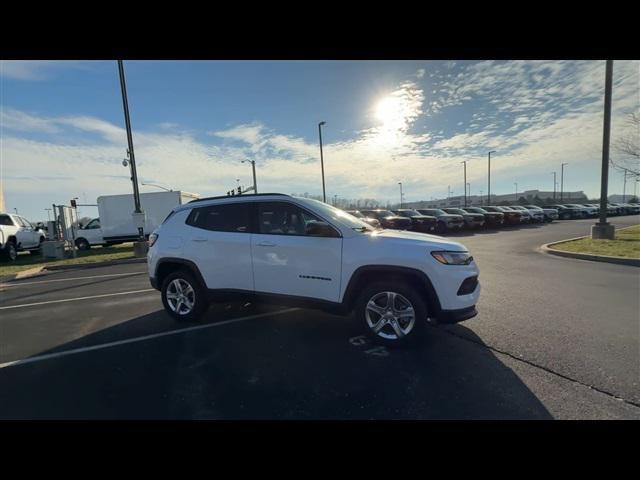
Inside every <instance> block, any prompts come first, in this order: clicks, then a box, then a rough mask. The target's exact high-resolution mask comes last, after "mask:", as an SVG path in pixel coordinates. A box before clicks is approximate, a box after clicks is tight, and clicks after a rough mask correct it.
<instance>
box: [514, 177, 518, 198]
mask: <svg viewBox="0 0 640 480" xmlns="http://www.w3.org/2000/svg"><path fill="white" fill-rule="evenodd" d="M513 184H514V185H515V186H516V200H515V201H516V203H517V202H518V182H513Z"/></svg>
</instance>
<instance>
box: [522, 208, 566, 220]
mask: <svg viewBox="0 0 640 480" xmlns="http://www.w3.org/2000/svg"><path fill="white" fill-rule="evenodd" d="M525 208H528V209H529V210H533V211H537V212H542V217H543V220H544V221H545V222H553V221H554V220H557V219H558V210H556V209H555V208H542V207H539V206H537V205H525Z"/></svg>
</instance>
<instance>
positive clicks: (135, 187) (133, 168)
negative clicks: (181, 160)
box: [118, 60, 144, 241]
mask: <svg viewBox="0 0 640 480" xmlns="http://www.w3.org/2000/svg"><path fill="white" fill-rule="evenodd" d="M118 72H119V73H120V88H121V90H122V106H123V108H124V123H125V126H126V129H127V143H128V146H129V148H128V150H127V153H128V155H129V163H130V165H131V182H132V183H133V202H134V205H135V213H137V214H139V213H142V209H141V208H140V191H139V190H138V172H137V170H136V157H135V154H134V153H133V136H132V134H131V120H130V118H129V101H128V100H127V85H126V82H125V79H124V66H123V64H122V60H118ZM138 237H139V240H140V241H144V230H143V228H142V227H141V226H140V227H138Z"/></svg>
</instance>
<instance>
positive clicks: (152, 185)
mask: <svg viewBox="0 0 640 480" xmlns="http://www.w3.org/2000/svg"><path fill="white" fill-rule="evenodd" d="M140 185H144V186H145V187H157V188H161V189H162V190H166V191H167V192H173V190H171V189H169V188H167V187H163V186H162V185H156V184H155V183H144V182H140Z"/></svg>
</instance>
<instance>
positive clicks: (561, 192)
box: [560, 163, 569, 202]
mask: <svg viewBox="0 0 640 480" xmlns="http://www.w3.org/2000/svg"><path fill="white" fill-rule="evenodd" d="M565 165H569V164H568V163H563V164H562V165H560V202H562V196H563V194H564V193H563V192H564V166H565Z"/></svg>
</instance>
